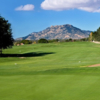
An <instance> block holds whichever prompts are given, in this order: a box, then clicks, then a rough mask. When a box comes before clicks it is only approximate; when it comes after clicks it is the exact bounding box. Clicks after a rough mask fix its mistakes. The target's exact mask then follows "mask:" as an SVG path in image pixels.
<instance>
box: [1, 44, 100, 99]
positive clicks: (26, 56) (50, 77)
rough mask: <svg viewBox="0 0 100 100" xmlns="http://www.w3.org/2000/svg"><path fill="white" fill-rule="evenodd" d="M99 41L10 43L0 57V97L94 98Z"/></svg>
mask: <svg viewBox="0 0 100 100" xmlns="http://www.w3.org/2000/svg"><path fill="white" fill-rule="evenodd" d="M99 55H100V44H95V43H91V42H65V43H48V44H31V45H22V46H14V47H13V48H12V49H5V50H3V55H2V57H0V100H73V99H74V100H98V99H99V98H100V88H99V84H100V66H98V67H88V66H90V65H94V64H99V63H100V56H99Z"/></svg>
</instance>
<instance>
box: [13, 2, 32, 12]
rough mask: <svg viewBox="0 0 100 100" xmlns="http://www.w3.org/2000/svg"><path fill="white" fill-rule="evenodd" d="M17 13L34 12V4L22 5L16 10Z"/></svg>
mask: <svg viewBox="0 0 100 100" xmlns="http://www.w3.org/2000/svg"><path fill="white" fill-rule="evenodd" d="M15 10H16V11H30V10H34V5H32V4H27V5H24V6H23V5H21V6H20V7H17V8H16V9H15Z"/></svg>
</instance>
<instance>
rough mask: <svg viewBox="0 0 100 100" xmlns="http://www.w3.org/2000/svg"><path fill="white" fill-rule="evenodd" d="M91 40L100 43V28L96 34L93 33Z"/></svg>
mask: <svg viewBox="0 0 100 100" xmlns="http://www.w3.org/2000/svg"><path fill="white" fill-rule="evenodd" d="M89 40H90V41H92V40H94V41H100V27H99V28H98V29H97V31H95V32H91V34H90V36H89Z"/></svg>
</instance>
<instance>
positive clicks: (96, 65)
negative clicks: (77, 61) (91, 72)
mask: <svg viewBox="0 0 100 100" xmlns="http://www.w3.org/2000/svg"><path fill="white" fill-rule="evenodd" d="M98 66H100V64H95V65H90V66H88V67H98Z"/></svg>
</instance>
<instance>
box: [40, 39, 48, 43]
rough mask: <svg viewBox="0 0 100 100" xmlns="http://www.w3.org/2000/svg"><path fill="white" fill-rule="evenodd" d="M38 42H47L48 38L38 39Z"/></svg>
mask: <svg viewBox="0 0 100 100" xmlns="http://www.w3.org/2000/svg"><path fill="white" fill-rule="evenodd" d="M38 43H48V40H46V39H40V40H38Z"/></svg>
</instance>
